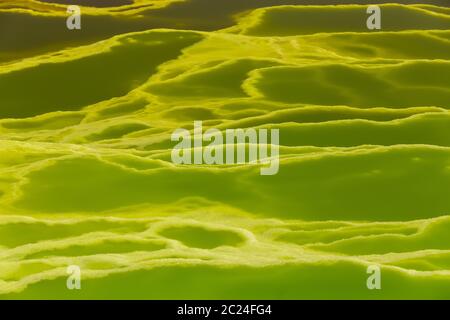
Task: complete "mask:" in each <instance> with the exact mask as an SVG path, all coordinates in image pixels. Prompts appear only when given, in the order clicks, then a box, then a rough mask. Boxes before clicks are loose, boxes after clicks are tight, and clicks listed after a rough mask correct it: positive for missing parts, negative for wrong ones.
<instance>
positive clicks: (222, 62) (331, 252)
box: [0, 0, 450, 299]
mask: <svg viewBox="0 0 450 320" xmlns="http://www.w3.org/2000/svg"><path fill="white" fill-rule="evenodd" d="M187 1H189V0H187ZM211 1H219V0H211ZM6 2H7V3H9V6H7V5H6ZM6 2H5V3H2V4H1V5H0V18H1V19H3V17H6V16H7V17H9V18H8V19H9V20H8V21H10V22H8V23H11V25H16V24H17V23H19V22H20V21H24V20H23V19H25V20H26V21H28V20H27V19H30V20H38V21H40V24H38V25H39V26H40V27H39V28H43V29H39V28H35V29H30V30H29V36H30V37H31V38H32V36H33V35H34V36H36V35H37V34H38V32H41V31H42V30H50V29H51V30H53V29H52V28H54V25H58V23H62V25H61V26H60V27H59V28H61V30H59V29H58V28H56V29H55V30H59V31H55V34H56V35H53V36H52V37H53V38H52V39H50V38H45V37H44V38H40V37H36V42H26V43H25V42H23V40H22V42H23V43H22V42H21V41H19V40H17V39H9V40H8V41H0V48H2V49H4V50H0V61H2V62H1V64H0V299H47V298H48V299H98V298H100V299H107V298H113V299H225V298H226V299H240V298H245V299H262V298H264V299H300V298H302V299H316V298H324V299H421V298H424V299H433V298H434V299H450V116H449V111H448V110H449V108H450V30H449V29H450V28H449V27H450V10H449V9H448V8H445V7H437V6H431V5H415V6H412V5H410V6H405V5H399V4H389V5H382V6H381V9H382V17H383V20H382V21H383V22H382V23H383V24H382V25H383V29H382V30H381V31H369V30H367V28H366V27H365V22H366V18H367V14H366V8H367V6H365V5H351V6H348V5H341V6H301V5H296V6H278V7H270V6H268V7H264V8H258V9H256V10H254V11H250V12H241V14H240V15H239V17H236V19H237V20H236V21H235V23H234V26H231V27H230V26H227V27H226V28H223V29H219V30H215V31H205V30H203V31H202V30H194V28H185V29H186V30H183V25H182V24H181V25H180V24H177V23H176V21H177V20H176V18H174V20H173V21H172V20H171V23H172V24H173V28H172V29H171V28H166V29H152V26H151V24H149V20H148V19H147V18H146V17H147V15H150V13H151V12H152V10H155V12H157V11H158V10H159V9H158V8H165V6H168V8H170V5H171V4H170V1H166V2H165V1H148V0H140V1H137V0H136V1H134V3H133V4H131V5H129V6H125V7H121V8H120V9H118V8H116V9H117V10H116V11H115V10H113V9H112V8H94V7H86V8H85V7H83V8H84V9H85V10H86V11H85V17H84V18H83V19H85V20H83V21H84V22H85V23H86V24H85V25H83V29H82V30H80V31H79V32H80V33H79V35H78V36H77V37H78V38H77V39H68V40H67V43H66V42H64V41H66V40H64V39H65V36H64V32H68V31H67V30H65V29H64V28H65V24H64V20H65V17H66V16H65V7H64V6H61V5H58V4H49V3H48V2H51V1H46V2H47V3H37V2H27V1H6ZM19 2H20V4H19ZM221 4H223V2H221ZM280 4H292V2H291V1H285V2H283V1H280ZM14 7H15V8H16V9H11V8H14ZM19 7H20V8H21V7H26V8H28V10H24V9H17V8H19ZM24 17H26V18H24ZM175 17H176V14H175ZM104 19H106V20H104ZM108 19H110V20H108ZM224 19H225V18H224ZM169 20H170V19H169ZM3 21H6V20H0V24H1V23H3ZM58 21H59V22H58ZM105 21H111V22H105ZM180 21H181V20H180ZM44 22H48V24H46V23H44ZM91 23H92V24H91ZM105 23H106V24H107V25H111V26H114V27H112V28H111V29H108V32H106V31H105V29H102V28H99V26H100V25H103V24H105ZM180 23H181V22H180ZM96 26H97V27H98V28H96ZM208 26H209V25H208ZM47 28H48V29H47ZM147 29H148V30H147ZM175 29H177V30H175ZM191 29H192V30H191ZM204 29H208V28H206V27H205V28H204ZM84 30H87V31H84ZM1 32H2V31H0V34H1V35H3V34H2V33H1ZM33 32H35V34H34V33H33ZM76 32H78V31H76ZM83 32H84V33H83ZM59 33H61V34H59ZM101 39H104V40H102V41H98V40H101ZM47 42H48V43H47ZM81 44H84V45H81ZM197 120H202V121H203V128H204V130H206V129H208V128H218V129H221V130H225V129H228V128H257V129H261V128H269V129H270V128H273V129H275V128H276V129H279V130H280V144H281V146H280V161H281V162H280V171H279V173H278V174H277V175H274V176H261V175H260V167H259V165H255V164H253V165H239V166H237V165H229V166H227V165H223V166H207V165H198V166H194V165H192V166H182V165H178V166H177V165H174V164H173V163H172V162H171V158H170V152H171V150H172V148H173V147H174V145H175V144H176V143H174V142H172V141H171V139H170V137H171V134H172V132H173V131H174V130H176V129H177V128H186V129H189V130H190V129H192V128H193V122H194V121H197ZM373 264H375V265H379V266H380V267H381V272H382V289H381V290H368V289H367V287H366V280H367V277H368V276H369V275H368V274H367V272H366V269H367V266H369V265H373ZM69 265H78V266H80V267H81V270H82V282H81V283H82V284H81V285H82V289H81V290H68V289H67V288H66V279H67V274H66V268H67V266H69Z"/></svg>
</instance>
